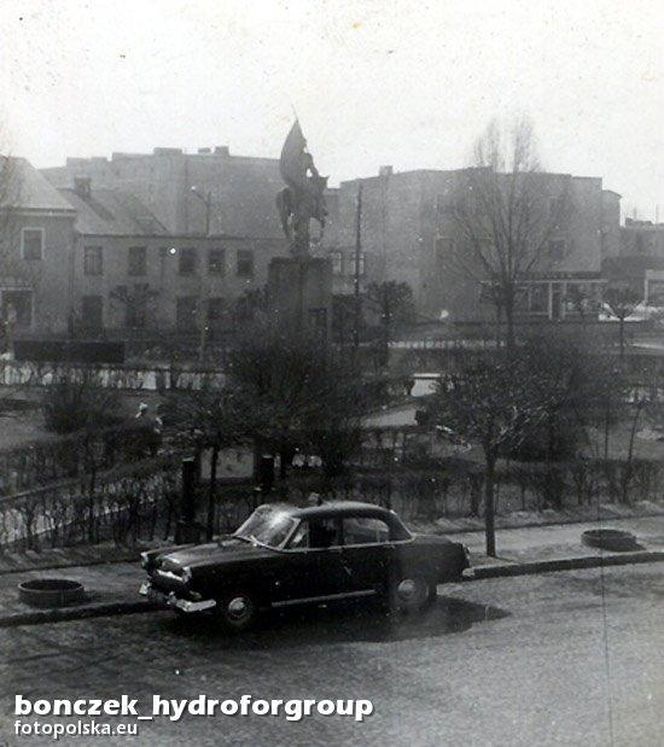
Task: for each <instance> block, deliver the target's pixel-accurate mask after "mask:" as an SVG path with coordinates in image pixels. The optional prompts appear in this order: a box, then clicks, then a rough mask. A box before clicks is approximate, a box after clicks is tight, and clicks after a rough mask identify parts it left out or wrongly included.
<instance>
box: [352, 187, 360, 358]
mask: <svg viewBox="0 0 664 747" xmlns="http://www.w3.org/2000/svg"><path fill="white" fill-rule="evenodd" d="M361 256H362V182H360V184H359V186H358V189H357V210H356V213H355V273H354V278H353V295H354V300H355V308H354V310H355V323H354V326H353V346H354V347H355V349H356V350H357V348H359V346H360V324H361V321H362V299H361V298H360V257H361Z"/></svg>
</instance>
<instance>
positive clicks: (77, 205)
mask: <svg viewBox="0 0 664 747" xmlns="http://www.w3.org/2000/svg"><path fill="white" fill-rule="evenodd" d="M59 192H60V194H61V195H63V196H64V197H65V198H66V199H67V200H68V202H69V203H70V204H71V206H72V207H73V208H74V209H75V210H76V213H77V216H76V224H75V228H76V230H77V231H78V232H79V233H82V234H89V235H105V236H108V235H111V236H165V235H167V234H168V231H167V230H166V228H165V227H164V225H163V224H162V223H161V222H160V221H159V220H157V218H156V217H155V216H154V214H153V213H152V212H151V211H150V209H149V208H148V207H147V206H146V205H145V204H144V203H143V202H141V200H139V199H138V197H136V196H135V195H132V194H129V193H127V192H122V191H120V190H117V189H93V190H91V191H90V195H89V197H88V196H84V195H82V194H81V193H79V192H77V191H76V190H75V189H60V190H59Z"/></svg>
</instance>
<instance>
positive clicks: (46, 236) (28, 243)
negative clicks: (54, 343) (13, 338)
mask: <svg viewBox="0 0 664 747" xmlns="http://www.w3.org/2000/svg"><path fill="white" fill-rule="evenodd" d="M0 185H1V186H0V195H1V197H0V311H1V314H2V322H3V325H2V329H3V332H4V333H6V334H10V335H14V334H16V335H23V334H30V333H39V334H45V335H50V334H60V333H63V332H64V331H65V330H66V328H67V316H68V304H67V299H68V298H69V297H70V296H71V291H72V276H71V272H70V267H71V263H72V260H73V249H74V242H75V229H74V223H75V220H76V211H75V209H74V208H73V207H72V205H71V204H70V203H69V202H67V200H65V199H64V198H63V197H62V195H60V194H59V192H58V191H57V190H56V189H54V188H53V187H52V186H51V184H49V182H48V181H47V180H46V179H45V178H44V177H43V176H42V175H41V174H40V173H39V171H37V170H36V169H35V168H33V167H32V166H31V165H30V163H29V162H28V161H26V160H25V159H23V158H2V159H0Z"/></svg>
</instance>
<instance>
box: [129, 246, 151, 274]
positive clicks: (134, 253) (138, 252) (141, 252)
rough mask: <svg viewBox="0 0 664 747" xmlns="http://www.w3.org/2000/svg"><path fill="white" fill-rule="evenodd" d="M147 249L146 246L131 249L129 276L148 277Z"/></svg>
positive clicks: (131, 247)
mask: <svg viewBox="0 0 664 747" xmlns="http://www.w3.org/2000/svg"><path fill="white" fill-rule="evenodd" d="M147 272H148V265H147V249H146V248H145V247H144V246H130V247H129V266H128V268H127V273H128V274H129V275H147Z"/></svg>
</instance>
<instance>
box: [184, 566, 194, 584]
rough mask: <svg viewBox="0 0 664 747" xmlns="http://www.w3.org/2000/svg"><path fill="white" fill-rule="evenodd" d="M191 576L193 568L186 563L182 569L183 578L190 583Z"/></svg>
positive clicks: (186, 582)
mask: <svg viewBox="0 0 664 747" xmlns="http://www.w3.org/2000/svg"><path fill="white" fill-rule="evenodd" d="M191 576H192V573H191V568H190V567H189V566H188V565H186V566H185V567H184V568H183V569H182V580H183V581H184V582H185V584H188V583H189V582H190V581H191Z"/></svg>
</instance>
